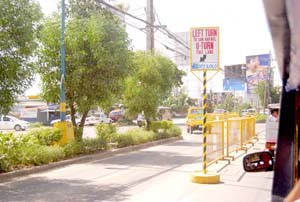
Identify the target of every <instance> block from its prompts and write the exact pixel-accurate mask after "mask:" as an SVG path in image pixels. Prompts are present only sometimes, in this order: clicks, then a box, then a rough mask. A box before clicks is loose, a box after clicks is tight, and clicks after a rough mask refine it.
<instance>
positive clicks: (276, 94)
mask: <svg viewBox="0 0 300 202" xmlns="http://www.w3.org/2000/svg"><path fill="white" fill-rule="evenodd" d="M266 85H267V83H266V82H265V81H261V82H259V83H258V86H257V88H256V89H255V93H256V94H257V95H258V97H259V100H260V102H261V103H263V105H264V106H265V105H266V104H267V103H278V102H279V100H280V87H273V86H266ZM267 88H269V93H270V95H269V96H268V95H267V94H266V90H267ZM265 96H268V97H269V98H270V99H268V97H265Z"/></svg>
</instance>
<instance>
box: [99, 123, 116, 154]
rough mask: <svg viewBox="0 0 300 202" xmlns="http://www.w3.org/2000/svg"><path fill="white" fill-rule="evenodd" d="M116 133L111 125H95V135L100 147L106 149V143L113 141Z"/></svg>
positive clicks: (114, 127)
mask: <svg viewBox="0 0 300 202" xmlns="http://www.w3.org/2000/svg"><path fill="white" fill-rule="evenodd" d="M116 132H117V129H116V126H114V125H112V124H105V123H101V124H98V125H96V133H97V137H98V140H99V142H100V144H101V147H103V148H105V149H106V148H108V143H110V142H112V141H114V137H115V136H116V135H114V134H116Z"/></svg>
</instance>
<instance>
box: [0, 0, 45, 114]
mask: <svg viewBox="0 0 300 202" xmlns="http://www.w3.org/2000/svg"><path fill="white" fill-rule="evenodd" d="M41 17H42V14H41V9H40V7H39V5H38V4H37V3H36V2H34V1H32V0H1V1H0V30H1V31H0V81H1V82H0V95H1V96H0V114H7V113H8V112H9V111H10V108H11V106H12V105H13V104H14V102H15V98H16V96H17V95H20V94H22V93H24V91H25V90H26V89H27V88H28V87H30V85H31V83H32V80H33V63H32V54H33V51H34V50H35V48H36V46H37V43H36V40H35V39H36V36H37V30H38V27H39V26H38V21H39V19H40V18H41Z"/></svg>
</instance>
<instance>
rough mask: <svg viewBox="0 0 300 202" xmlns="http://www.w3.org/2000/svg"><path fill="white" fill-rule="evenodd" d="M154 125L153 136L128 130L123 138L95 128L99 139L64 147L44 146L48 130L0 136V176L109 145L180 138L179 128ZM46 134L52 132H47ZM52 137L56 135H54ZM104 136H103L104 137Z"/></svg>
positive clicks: (168, 123) (101, 148) (167, 123)
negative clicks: (14, 170) (156, 129)
mask: <svg viewBox="0 0 300 202" xmlns="http://www.w3.org/2000/svg"><path fill="white" fill-rule="evenodd" d="M154 123H155V124H156V125H159V126H157V127H156V128H158V132H156V133H155V132H154V131H146V130H143V129H141V128H139V129H134V130H129V131H127V132H126V133H123V134H117V133H115V128H114V127H111V128H110V126H107V127H106V126H105V127H103V126H102V127H100V126H97V127H98V128H99V129H97V132H98V131H102V132H103V131H104V132H103V133H100V132H99V136H100V137H97V138H90V139H86V138H85V139H82V141H73V142H70V143H68V144H66V145H64V146H63V147H60V146H58V145H51V146H47V144H48V143H49V142H51V141H50V140H49V139H47V138H46V139H45V137H44V134H43V132H45V131H47V130H44V131H43V132H37V133H36V132H32V133H29V134H24V135H20V134H19V135H16V136H15V135H13V134H12V133H8V134H0V172H7V171H10V170H13V169H18V168H22V167H26V166H32V165H42V164H48V163H51V162H55V161H59V160H62V159H65V158H70V157H73V156H77V155H80V154H90V153H94V152H96V151H102V150H105V149H107V148H108V147H107V144H108V143H117V146H118V147H126V146H132V145H138V144H143V143H146V142H150V141H154V140H159V139H163V138H169V137H177V136H180V134H181V130H180V128H179V127H177V126H174V125H173V124H172V123H171V122H168V121H161V122H157V123H156V122H154ZM41 131H42V129H41ZM52 132H53V131H52ZM45 133H46V132H45ZM49 133H51V132H49V131H48V134H49ZM53 133H56V131H54V132H53ZM40 134H43V135H40ZM103 134H106V135H104V136H103ZM107 137H108V138H107ZM41 140H42V141H41ZM41 142H42V144H41Z"/></svg>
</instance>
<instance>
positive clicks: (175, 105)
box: [162, 89, 194, 114]
mask: <svg viewBox="0 0 300 202" xmlns="http://www.w3.org/2000/svg"><path fill="white" fill-rule="evenodd" d="M162 104H163V105H164V106H166V107H171V110H172V111H174V112H177V113H181V114H185V113H187V110H188V108H189V106H193V105H194V102H193V100H192V99H191V98H190V97H188V95H187V94H186V93H184V91H183V89H181V90H180V91H179V94H178V95H176V96H174V95H170V96H169V97H168V98H167V99H165V100H164V101H163V102H162Z"/></svg>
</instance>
